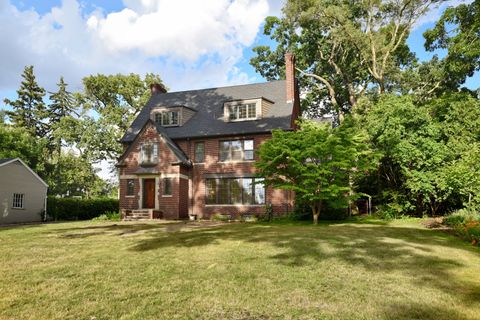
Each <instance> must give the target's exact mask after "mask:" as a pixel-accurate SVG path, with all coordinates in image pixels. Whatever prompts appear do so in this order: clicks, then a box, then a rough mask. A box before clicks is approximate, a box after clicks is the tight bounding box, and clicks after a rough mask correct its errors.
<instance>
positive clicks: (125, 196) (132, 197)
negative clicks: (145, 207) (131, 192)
mask: <svg viewBox="0 0 480 320" xmlns="http://www.w3.org/2000/svg"><path fill="white" fill-rule="evenodd" d="M125 198H135V196H125Z"/></svg>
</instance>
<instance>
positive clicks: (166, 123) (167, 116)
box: [153, 110, 180, 127]
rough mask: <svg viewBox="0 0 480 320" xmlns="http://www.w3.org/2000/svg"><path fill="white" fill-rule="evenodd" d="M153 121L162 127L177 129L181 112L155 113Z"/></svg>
mask: <svg viewBox="0 0 480 320" xmlns="http://www.w3.org/2000/svg"><path fill="white" fill-rule="evenodd" d="M174 115H175V116H174ZM153 120H154V121H155V123H158V124H159V125H161V126H162V127H177V126H179V124H180V111H179V110H169V111H159V112H155V115H154V118H153ZM174 120H175V121H174Z"/></svg>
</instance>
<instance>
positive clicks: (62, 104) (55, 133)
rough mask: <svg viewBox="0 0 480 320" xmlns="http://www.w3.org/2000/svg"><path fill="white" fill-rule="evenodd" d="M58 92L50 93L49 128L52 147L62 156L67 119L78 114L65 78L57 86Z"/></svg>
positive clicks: (61, 78)
mask: <svg viewBox="0 0 480 320" xmlns="http://www.w3.org/2000/svg"><path fill="white" fill-rule="evenodd" d="M57 86H58V91H57V92H50V101H51V103H50V105H49V106H48V118H49V127H50V130H51V147H52V149H55V150H56V151H57V153H58V154H60V149H61V147H62V131H63V130H62V129H65V128H66V126H64V125H63V124H64V123H65V120H66V117H71V116H72V115H73V114H77V113H76V109H75V102H74V98H73V95H72V93H71V92H69V91H67V86H68V84H67V83H65V81H64V80H63V77H60V82H59V83H58V84H57Z"/></svg>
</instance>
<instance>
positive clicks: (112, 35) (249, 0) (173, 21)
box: [88, 0, 268, 61]
mask: <svg viewBox="0 0 480 320" xmlns="http://www.w3.org/2000/svg"><path fill="white" fill-rule="evenodd" d="M126 4H127V5H129V6H130V7H129V8H126V9H124V10H122V11H120V12H115V13H110V14H108V15H107V16H106V17H104V18H98V17H91V18H90V20H89V23H88V24H89V26H90V29H91V30H92V31H95V32H96V33H98V35H99V37H100V38H101V39H102V40H103V41H104V43H105V44H106V46H107V47H108V49H109V50H110V51H112V52H122V51H130V50H135V49H136V50H139V51H141V52H143V53H144V54H145V55H147V56H159V55H162V56H169V57H172V58H174V59H176V60H188V61H195V60H197V59H198V58H199V57H200V56H202V55H204V54H208V53H212V52H218V53H222V54H223V53H224V52H227V53H228V52H231V51H232V50H235V49H236V48H237V47H239V46H249V45H250V44H251V43H253V41H254V39H255V36H256V34H257V32H258V27H259V25H260V24H261V23H262V22H263V20H264V18H265V16H266V15H267V13H268V3H267V2H266V1H265V0H256V1H253V0H235V1H233V2H231V1H229V0H208V1H192V0H176V1H170V0H158V1H145V0H144V1H132V0H130V1H126ZM135 10H137V11H135Z"/></svg>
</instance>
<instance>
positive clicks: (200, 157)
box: [195, 142, 205, 162]
mask: <svg viewBox="0 0 480 320" xmlns="http://www.w3.org/2000/svg"><path fill="white" fill-rule="evenodd" d="M204 161H205V143H203V142H196V143H195V162H204Z"/></svg>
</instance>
